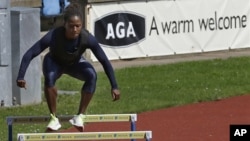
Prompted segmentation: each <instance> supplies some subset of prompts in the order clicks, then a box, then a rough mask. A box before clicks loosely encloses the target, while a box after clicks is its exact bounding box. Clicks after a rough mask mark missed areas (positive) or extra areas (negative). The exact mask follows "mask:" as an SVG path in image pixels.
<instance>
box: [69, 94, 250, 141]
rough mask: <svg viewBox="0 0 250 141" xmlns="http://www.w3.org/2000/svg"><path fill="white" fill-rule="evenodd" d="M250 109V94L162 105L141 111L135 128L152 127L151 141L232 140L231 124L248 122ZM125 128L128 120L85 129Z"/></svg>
mask: <svg viewBox="0 0 250 141" xmlns="http://www.w3.org/2000/svg"><path fill="white" fill-rule="evenodd" d="M249 109H250V95H243V96H237V97H232V98H227V99H223V100H220V101H212V102H202V103H196V104H190V105H185V106H178V107H172V108H166V109H160V110H156V111H150V112H145V113H139V114H138V121H137V122H136V128H137V129H136V130H137V131H139V130H151V131H152V134H153V138H152V141H229V137H230V136H229V125H230V124H249V123H250V110H249ZM74 130H75V129H74V128H70V129H67V130H65V131H67V132H72V131H74ZM126 130H130V124H129V123H127V122H126V123H124V122H123V123H121V122H119V123H89V124H87V125H86V126H85V129H84V132H99V131H126ZM119 141H121V140H119Z"/></svg>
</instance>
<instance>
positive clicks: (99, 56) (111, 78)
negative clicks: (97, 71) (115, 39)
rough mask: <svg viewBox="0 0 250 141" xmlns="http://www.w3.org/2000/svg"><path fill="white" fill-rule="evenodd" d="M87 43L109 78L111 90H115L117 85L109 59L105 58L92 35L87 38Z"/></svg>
mask: <svg viewBox="0 0 250 141" xmlns="http://www.w3.org/2000/svg"><path fill="white" fill-rule="evenodd" d="M88 43H89V48H90V50H91V51H92V52H93V54H94V55H95V57H96V58H97V60H98V61H99V62H100V63H101V64H102V66H103V69H104V71H105V73H106V75H107V76H108V78H109V81H110V83H111V86H112V88H113V89H117V88H118V85H117V82H116V79H115V74H114V69H113V67H112V65H111V63H110V61H109V59H108V58H107V56H106V54H105V52H104V51H103V50H102V48H101V46H100V45H99V43H98V41H97V40H96V39H95V37H94V36H93V35H90V36H89V39H88Z"/></svg>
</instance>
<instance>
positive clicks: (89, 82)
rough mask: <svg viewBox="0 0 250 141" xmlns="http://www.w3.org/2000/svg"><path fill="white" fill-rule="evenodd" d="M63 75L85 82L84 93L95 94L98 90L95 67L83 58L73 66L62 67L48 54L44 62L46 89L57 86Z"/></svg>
mask: <svg viewBox="0 0 250 141" xmlns="http://www.w3.org/2000/svg"><path fill="white" fill-rule="evenodd" d="M62 74H68V75H70V76H72V77H74V78H76V79H79V80H82V81H85V83H84V84H83V86H82V92H87V93H91V94H93V93H94V92H95V89H96V80H97V75H96V71H95V69H94V67H93V66H92V65H91V64H90V63H89V62H87V61H86V60H84V59H83V58H81V59H80V60H79V62H78V63H76V64H74V65H71V66H61V65H59V64H58V63H57V62H55V61H54V60H53V59H52V57H51V55H50V54H49V53H48V54H46V56H45V57H44V60H43V75H44V78H45V81H44V85H45V87H53V86H55V83H56V80H57V79H58V78H60V76H61V75H62Z"/></svg>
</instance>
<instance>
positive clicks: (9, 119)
mask: <svg viewBox="0 0 250 141" xmlns="http://www.w3.org/2000/svg"><path fill="white" fill-rule="evenodd" d="M7 124H8V141H13V136H12V135H13V131H12V128H13V119H12V118H11V117H7Z"/></svg>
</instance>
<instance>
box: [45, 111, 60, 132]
mask: <svg viewBox="0 0 250 141" xmlns="http://www.w3.org/2000/svg"><path fill="white" fill-rule="evenodd" d="M47 128H48V129H50V130H58V129H59V128H61V124H60V122H59V119H58V118H57V117H56V116H55V115H53V114H50V121H49V124H48V125H47Z"/></svg>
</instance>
